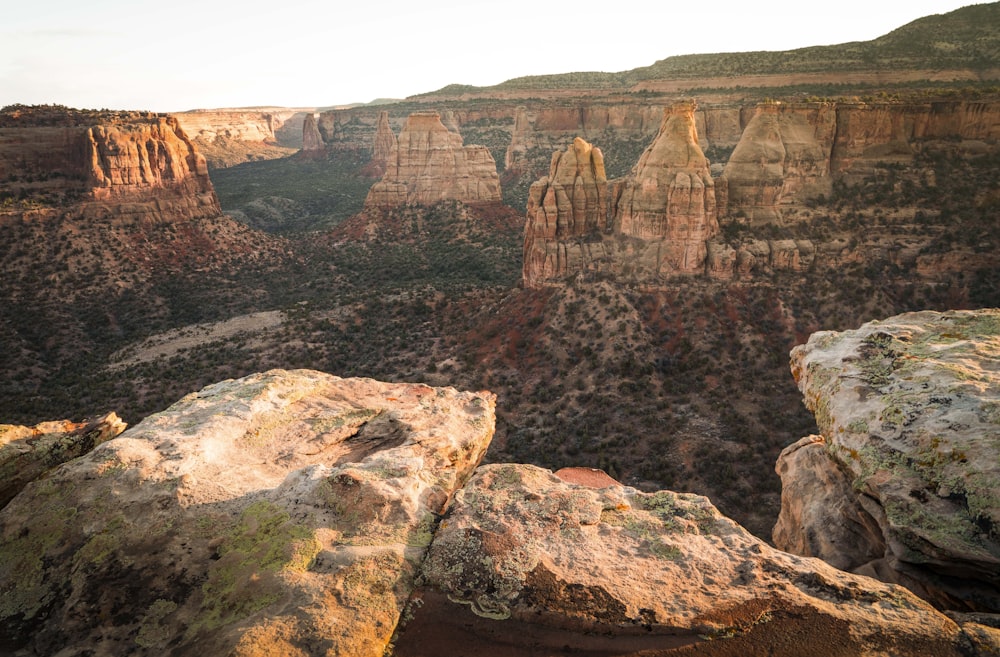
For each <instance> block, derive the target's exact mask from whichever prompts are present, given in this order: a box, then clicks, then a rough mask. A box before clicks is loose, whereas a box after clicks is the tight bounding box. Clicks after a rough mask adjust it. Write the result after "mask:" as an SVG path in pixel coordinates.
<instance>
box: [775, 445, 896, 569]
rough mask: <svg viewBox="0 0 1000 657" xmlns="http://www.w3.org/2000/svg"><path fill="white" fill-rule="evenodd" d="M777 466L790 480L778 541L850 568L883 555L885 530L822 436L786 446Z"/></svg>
mask: <svg viewBox="0 0 1000 657" xmlns="http://www.w3.org/2000/svg"><path fill="white" fill-rule="evenodd" d="M775 469H776V470H777V472H778V475H780V476H781V478H782V482H783V483H784V484H785V485H784V486H783V487H782V489H781V515H780V516H779V518H778V523H777V524H776V525H775V527H774V533H773V536H772V538H773V540H774V544H775V545H777V546H780V547H781V549H782V550H785V551H786V552H791V553H792V554H801V555H803V556H806V557H820V558H824V559H825V560H826V561H827V563H829V564H830V565H832V566H834V567H836V568H839V569H840V570H846V571H851V570H854V569H855V568H858V567H860V566H863V565H864V564H866V563H869V562H870V561H872V560H874V559H880V558H882V556H883V555H884V553H885V541H884V539H883V537H882V531H881V529H880V528H879V526H878V523H877V522H875V520H874V519H873V518H872V517H871V516H870V515H868V513H867V512H865V510H864V509H862V508H861V507H860V506H858V504H857V502H856V500H855V492H854V490H853V488H852V487H851V478H850V477H849V476H848V475H847V473H845V472H844V471H843V470H842V469H841V468H839V467H837V466H836V463H834V462H832V461H831V460H830V457H829V455H828V454H827V443H826V440H824V438H823V437H822V436H807V437H805V438H803V439H802V440H800V441H798V442H797V443H795V444H793V445H789V446H788V447H786V448H785V449H784V450H783V451H782V452H781V455H780V456H779V457H778V462H777V465H776V466H775ZM804 528H808V529H807V530H806V531H803V529H804ZM821 528H822V531H820V529H821Z"/></svg>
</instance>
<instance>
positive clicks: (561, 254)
mask: <svg viewBox="0 0 1000 657" xmlns="http://www.w3.org/2000/svg"><path fill="white" fill-rule="evenodd" d="M607 228H608V180H607V176H606V175H605V173H604V156H603V155H602V153H601V149H599V148H594V147H593V146H591V145H590V144H588V143H587V142H585V141H584V140H583V139H580V138H579V137H577V138H576V140H574V142H573V145H572V146H571V147H570V148H569V149H567V150H566V152H565V153H554V154H553V155H552V165H551V167H550V169H549V175H548V176H547V177H545V178H542V179H541V180H539V181H537V182H535V183H534V184H533V185H532V186H531V189H530V191H529V193H528V219H527V223H526V224H525V228H524V281H525V285H527V286H529V287H534V286H535V285H538V284H540V283H542V282H544V281H545V280H547V279H556V278H559V277H560V276H566V274H567V273H568V272H571V271H576V270H580V269H582V268H583V260H584V258H585V256H584V254H582V253H581V251H582V250H586V249H587V248H589V246H590V244H591V243H592V242H593V240H587V239H583V238H586V237H588V236H595V235H598V236H599V235H602V234H603V233H605V232H606V231H607ZM598 247H599V245H598ZM586 259H588V260H590V259H593V257H592V256H591V257H586Z"/></svg>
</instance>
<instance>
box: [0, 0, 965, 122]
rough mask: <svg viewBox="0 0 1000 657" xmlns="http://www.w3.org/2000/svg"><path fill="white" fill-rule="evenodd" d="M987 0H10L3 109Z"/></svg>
mask: <svg viewBox="0 0 1000 657" xmlns="http://www.w3.org/2000/svg"><path fill="white" fill-rule="evenodd" d="M970 4H975V3H974V1H973V0H954V1H953V0H838V2H836V3H833V2H823V3H819V2H804V1H803V0H770V1H769V2H767V3H760V2H747V1H746V0H714V1H712V2H688V3H685V4H680V3H677V2H669V1H668V0H657V1H655V2H653V1H647V0H630V1H629V2H627V3H625V2H611V3H604V4H601V5H596V4H591V3H584V2H580V1H577V2H572V3H570V2H558V1H556V0H548V1H547V2H538V1H537V0H504V1H503V2H489V3H487V2H482V0H464V1H462V2H460V1H457V0H416V1H409V2H403V1H401V0H362V1H355V2H350V3H346V2H343V0H339V1H338V0H325V1H320V0H277V1H275V0H267V1H266V2H265V1H263V0H241V1H239V2H235V1H233V0H156V1H155V2H154V1H151V0H85V1H84V0H0V107H2V106H6V105H11V104H15V103H22V104H25V105H36V104H59V105H67V106H69V107H77V108H94V109H99V108H109V109H137V110H152V111H157V112H177V111H183V110H189V109H209V108H224V107H255V106H281V107H328V106H333V105H340V104H347V103H355V102H369V101H371V100H374V99H376V98H403V97H406V96H409V95H413V94H418V93H424V92H428V91H434V90H436V89H440V88H441V87H443V86H445V85H447V84H452V83H459V84H474V85H478V86H487V85H492V84H497V83H500V82H503V81H504V80H508V79H510V78H514V77H519V76H523V75H541V74H548V73H567V72H571V71H624V70H629V69H632V68H637V67H640V66H648V65H649V64H652V63H653V62H655V61H657V60H659V59H664V58H665V57H669V56H672V55H684V54H693V53H714V52H741V51H750V50H790V49H793V48H800V47H805V46H816V45H828V44H835V43H845V42H848V41H867V40H870V39H874V38H876V37H878V36H881V35H883V34H885V33H887V32H890V31H892V30H893V29H895V28H897V27H900V26H902V25H905V24H906V23H909V22H910V21H913V20H915V19H917V18H921V17H923V16H928V15H931V14H942V13H947V12H949V11H953V10H954V9H958V8H959V7H962V6H967V5H970Z"/></svg>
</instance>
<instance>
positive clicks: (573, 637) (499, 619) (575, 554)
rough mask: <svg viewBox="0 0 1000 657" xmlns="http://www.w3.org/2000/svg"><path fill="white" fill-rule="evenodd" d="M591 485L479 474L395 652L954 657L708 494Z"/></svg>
mask: <svg viewBox="0 0 1000 657" xmlns="http://www.w3.org/2000/svg"><path fill="white" fill-rule="evenodd" d="M570 475H571V476H566V479H568V480H569V481H581V479H580V477H578V476H576V475H575V473H570ZM588 479H590V480H591V481H592V482H593V483H594V484H595V485H596V486H599V488H596V487H595V488H589V487H587V486H584V485H577V484H574V483H568V482H567V481H564V480H562V479H560V478H559V477H557V476H555V475H553V474H552V473H551V472H549V471H547V470H542V469H540V468H537V467H534V466H528V465H511V464H502V465H490V466H485V467H483V468H480V469H479V471H478V472H477V473H476V475H475V476H474V477H473V479H472V480H471V481H470V482H469V484H468V485H467V486H466V487H465V488H464V489H463V490H461V491H460V492H459V493H458V494H457V495H456V498H455V502H454V504H453V506H452V509H451V511H450V512H449V513H448V515H447V516H446V518H445V520H444V521H443V522H442V524H441V528H440V529H439V530H438V532H437V534H436V536H435V538H434V541H433V543H432V545H431V548H430V551H429V552H428V556H427V560H426V562H425V564H424V566H423V569H422V580H423V582H424V583H425V586H424V587H423V588H422V589H420V590H418V592H417V594H416V600H417V601H418V602H419V604H418V605H415V606H414V608H413V619H412V620H411V621H410V622H409V623H408V624H407V625H406V626H405V627H404V628H403V630H402V632H400V634H399V637H398V639H397V641H396V648H395V650H396V652H395V653H394V654H397V655H418V654H455V653H456V651H457V650H458V649H459V647H461V650H462V651H464V652H468V653H479V654H484V653H487V652H489V647H490V645H491V642H492V643H493V644H496V643H499V641H501V640H502V641H503V642H504V644H505V645H506V646H508V648H509V649H510V650H511V652H509V653H504V654H528V652H526V651H527V649H528V647H529V646H531V647H532V648H533V649H535V650H542V651H546V650H548V651H565V652H574V651H587V650H592V651H594V652H593V654H611V653H610V651H611V650H614V653H613V654H645V653H646V651H648V652H649V653H650V654H653V653H654V652H655V653H656V654H664V652H661V651H667V650H670V649H679V648H680V647H681V646H684V645H687V648H686V649H685V650H684V651H682V654H712V655H748V654H761V655H762V654H780V655H793V654H800V652H796V651H801V647H802V645H806V644H814V645H824V646H825V647H829V648H830V649H831V650H832V652H831V653H830V654H844V655H879V654H884V651H885V650H886V649H887V648H888V646H892V651H893V652H895V653H898V654H912V655H916V654H925V653H926V654H939V655H959V654H962V645H963V644H964V643H965V641H966V638H965V636H964V635H963V632H962V631H961V630H960V629H959V627H958V626H956V625H955V623H953V622H952V621H951V620H950V619H948V618H947V617H946V616H944V615H942V614H940V613H938V612H936V611H935V610H934V609H933V608H932V607H931V606H930V605H928V604H926V603H925V602H923V601H921V600H920V599H919V598H917V597H916V596H914V595H912V594H910V593H909V592H908V591H906V590H905V589H901V588H899V587H895V586H892V585H887V584H881V583H877V582H875V581H873V580H870V579H868V578H864V577H859V576H856V575H850V574H847V573H843V572H840V571H838V570H836V569H834V568H832V567H831V566H829V565H827V564H826V563H824V562H822V561H820V560H818V559H809V558H803V557H795V556H792V555H789V554H786V553H783V552H779V551H777V550H775V549H773V548H771V547H770V546H768V545H767V544H766V543H764V542H763V541H761V540H759V539H757V538H755V537H753V536H751V535H750V534H749V533H747V532H746V530H744V529H743V528H742V527H740V526H739V525H737V524H736V523H734V522H732V521H731V520H729V519H727V518H725V517H723V516H721V515H720V514H719V512H718V511H716V509H715V508H714V507H713V506H712V504H711V503H710V502H709V501H708V500H707V499H706V498H704V497H700V496H697V495H690V494H679V493H672V492H669V491H660V492H657V493H640V492H638V491H636V490H635V489H632V488H629V487H626V486H622V485H620V484H617V483H616V482H611V483H608V482H607V481H600V480H597V479H595V478H593V477H589V478H588ZM972 629H974V630H978V627H977V628H972ZM791 635H794V636H795V637H796V640H795V641H794V642H791V643H792V644H794V646H793V645H790V644H789V643H787V641H788V639H787V637H788V636H791ZM500 637H503V639H501V638H500ZM718 637H727V639H726V641H718V642H709V643H705V644H703V643H701V642H703V641H705V640H706V639H709V638H718ZM602 650H606V651H609V652H608V653H604V652H602ZM703 650H704V651H705V652H702V651H703ZM838 651H839V652H838ZM531 654H538V653H531ZM545 654H548V653H545ZM588 654H589V653H588ZM984 654H985V653H984Z"/></svg>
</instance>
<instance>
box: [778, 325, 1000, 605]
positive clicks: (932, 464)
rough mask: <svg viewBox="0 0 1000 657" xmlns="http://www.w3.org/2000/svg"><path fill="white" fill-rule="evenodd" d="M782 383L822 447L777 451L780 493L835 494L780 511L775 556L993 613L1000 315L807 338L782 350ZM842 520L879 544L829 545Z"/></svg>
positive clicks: (999, 523) (997, 565)
mask: <svg viewBox="0 0 1000 657" xmlns="http://www.w3.org/2000/svg"><path fill="white" fill-rule="evenodd" d="M792 372H793V374H794V376H795V378H796V380H797V381H798V384H799V388H800V389H801V390H802V393H803V395H804V396H805V403H806V406H807V407H808V408H809V409H810V410H812V411H813V412H814V413H815V414H816V421H817V423H818V425H819V428H820V431H821V432H822V440H821V441H814V442H813V443H812V444H809V445H802V444H799V445H796V446H793V447H792V448H789V449H786V450H785V453H784V454H782V457H781V459H779V464H778V471H779V473H781V475H782V480H783V485H784V486H785V487H789V486H791V487H800V486H802V485H804V482H806V481H811V482H816V481H832V482H834V483H831V485H830V486H821V487H813V489H814V492H815V495H814V497H813V499H811V500H809V501H803V500H801V499H800V500H799V501H798V502H797V503H796V504H794V505H793V504H789V505H786V504H784V503H783V505H782V517H781V519H780V520H779V527H778V529H777V530H776V532H775V540H776V541H777V543H778V546H779V547H781V548H784V549H797V550H799V551H802V552H804V553H806V554H813V555H815V556H819V557H822V558H824V559H827V560H830V561H833V562H839V563H840V565H842V566H843V567H850V568H854V569H857V570H859V571H860V572H866V573H869V574H873V575H877V576H879V577H880V578H883V579H886V580H888V581H898V582H902V583H904V584H906V585H907V586H909V587H911V588H912V589H913V590H914V591H917V592H919V593H920V594H921V595H923V596H925V597H927V598H928V599H930V600H933V601H934V602H935V603H936V604H938V605H940V606H942V607H945V608H952V609H971V610H981V611H993V612H997V611H1000V534H998V532H1000V497H998V493H997V484H998V482H1000V461H998V459H997V454H998V453H1000V397H998V395H1000V310H996V309H993V310H989V309H988V310H979V311H950V312H946V313H936V312H929V311H928V312H919V313H908V314H904V315H899V316H897V317H892V318H889V319H886V320H883V321H876V322H869V323H868V324H865V325H864V326H862V327H861V328H859V329H857V330H853V331H844V332H842V333H834V332H820V333H816V334H814V335H813V336H812V337H811V338H810V340H809V342H808V344H806V345H802V346H800V347H797V348H796V349H795V350H793V351H792ZM799 451H808V452H812V456H811V457H809V458H808V459H805V457H801V458H800V457H799V456H797V454H796V453H795V452H799ZM804 459H805V460H804ZM838 478H839V479H840V480H841V481H842V483H839V484H837V483H835V482H836V481H837V480H838ZM844 495H849V499H848V500H847V502H846V504H845V501H844V499H843V496H844ZM794 498H795V495H794V494H793V495H791V496H790V499H794ZM845 506H846V507H848V508H847V509H845ZM824 509H827V510H828V512H824ZM831 514H835V515H831ZM843 514H847V515H848V516H851V517H854V518H856V519H859V522H861V523H862V524H865V525H866V526H869V527H871V526H876V527H877V528H878V532H877V534H878V535H877V536H875V537H873V538H872V539H871V540H867V541H866V540H859V536H861V535H862V534H864V535H870V532H868V531H867V530H866V531H865V532H861V533H860V534H855V536H854V537H853V538H852V537H850V536H848V535H847V534H846V533H841V534H840V535H839V537H834V536H833V535H832V534H831V531H838V529H837V528H838V527H840V528H841V529H842V527H843V526H842V524H841V523H840V522H839V521H838V520H837V519H836V518H837V517H840V518H843V517H844V515H843ZM809 537H813V538H809ZM876 554H877V555H878V558H875V559H873V556H875V555H876Z"/></svg>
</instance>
